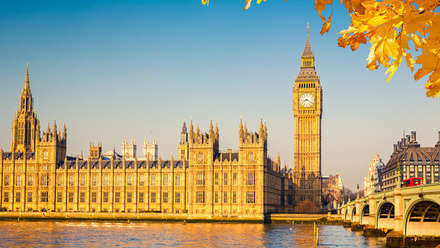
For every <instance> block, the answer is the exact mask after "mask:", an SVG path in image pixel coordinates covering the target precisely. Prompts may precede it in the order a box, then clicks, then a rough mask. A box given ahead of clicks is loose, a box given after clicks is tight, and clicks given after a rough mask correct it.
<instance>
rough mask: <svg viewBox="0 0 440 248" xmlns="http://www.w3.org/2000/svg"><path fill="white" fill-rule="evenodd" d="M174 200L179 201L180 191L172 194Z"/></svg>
mask: <svg viewBox="0 0 440 248" xmlns="http://www.w3.org/2000/svg"><path fill="white" fill-rule="evenodd" d="M174 202H175V203H180V192H176V193H175V194H174Z"/></svg>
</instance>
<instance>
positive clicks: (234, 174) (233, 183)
mask: <svg viewBox="0 0 440 248" xmlns="http://www.w3.org/2000/svg"><path fill="white" fill-rule="evenodd" d="M232 185H234V186H235V185H237V173H233V174H232Z"/></svg>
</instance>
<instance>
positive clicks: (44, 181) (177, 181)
mask: <svg viewBox="0 0 440 248" xmlns="http://www.w3.org/2000/svg"><path fill="white" fill-rule="evenodd" d="M91 179H92V180H91V186H98V175H97V174H92V178H91ZM3 182H4V186H10V185H11V184H10V176H9V175H5V176H4V179H3ZM40 182H41V184H40V185H41V186H48V185H49V175H47V174H43V175H41V181H40ZM150 182H151V186H159V185H158V183H157V176H156V174H151V179H150ZM219 182H220V179H219V173H215V175H214V184H215V185H219ZM228 182H229V181H228V173H224V174H223V185H228ZM121 183H122V180H121V175H120V174H116V175H115V179H114V185H115V186H121ZM125 183H126V186H133V175H132V174H128V175H127V178H126V182H125ZM23 185H24V184H23V183H22V175H17V176H16V177H15V186H23ZM79 185H80V186H86V175H85V174H82V175H80V180H79ZM102 185H103V186H110V175H109V174H104V175H103V177H102ZM196 185H205V173H203V172H199V173H197V176H196ZM232 185H237V173H233V174H232ZM246 185H255V174H254V173H253V172H252V173H248V174H247V178H246ZM27 186H34V176H32V175H28V180H27ZM57 186H63V175H58V178H57ZM68 186H75V176H74V175H69V177H68ZM139 186H145V175H143V174H140V175H139ZM162 186H171V185H170V180H169V175H168V174H163V176H162ZM174 186H181V175H180V174H176V175H175V178H174Z"/></svg>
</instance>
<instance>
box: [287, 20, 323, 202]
mask: <svg viewBox="0 0 440 248" xmlns="http://www.w3.org/2000/svg"><path fill="white" fill-rule="evenodd" d="M321 116H322V88H321V83H320V79H319V76H318V74H317V73H316V71H315V57H314V54H313V51H312V48H311V46H310V40H309V26H308V24H307V39H306V45H305V48H304V51H303V53H302V55H301V68H300V71H299V73H298V75H297V77H296V78H295V85H294V86H293V117H294V148H293V149H294V184H295V187H296V188H295V203H296V204H299V203H300V202H301V201H305V200H311V201H312V202H313V203H314V204H315V205H316V206H317V207H318V208H321V206H322V203H321Z"/></svg>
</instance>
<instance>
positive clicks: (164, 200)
mask: <svg viewBox="0 0 440 248" xmlns="http://www.w3.org/2000/svg"><path fill="white" fill-rule="evenodd" d="M162 199H163V201H162V203H168V192H163V193H162Z"/></svg>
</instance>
